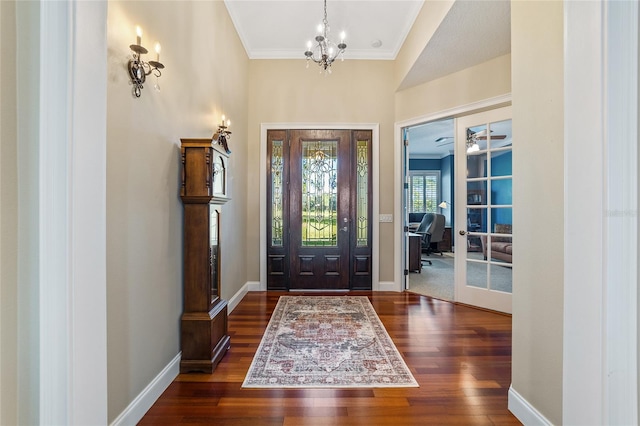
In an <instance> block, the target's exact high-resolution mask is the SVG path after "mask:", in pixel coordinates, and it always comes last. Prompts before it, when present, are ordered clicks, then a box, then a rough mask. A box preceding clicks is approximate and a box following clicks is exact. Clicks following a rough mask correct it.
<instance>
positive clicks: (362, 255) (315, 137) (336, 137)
mask: <svg viewBox="0 0 640 426" xmlns="http://www.w3.org/2000/svg"><path fill="white" fill-rule="evenodd" d="M267 143H268V155H269V161H270V166H271V167H269V171H268V174H269V176H268V182H269V184H268V186H267V187H268V194H267V198H268V200H267V202H268V206H269V208H268V214H267V220H268V223H269V226H267V234H268V235H267V241H268V247H267V259H268V262H267V263H268V266H267V288H268V289H274V290H275V289H278V290H297V289H299V290H350V289H371V225H372V224H371V221H370V217H371V202H370V199H371V198H370V197H371V179H370V178H369V174H370V173H369V172H370V164H371V161H370V160H371V132H370V131H352V130H270V131H269V132H268V134H267Z"/></svg>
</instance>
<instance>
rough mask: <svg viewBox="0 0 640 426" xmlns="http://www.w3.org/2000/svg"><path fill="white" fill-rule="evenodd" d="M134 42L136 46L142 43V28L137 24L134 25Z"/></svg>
mask: <svg viewBox="0 0 640 426" xmlns="http://www.w3.org/2000/svg"><path fill="white" fill-rule="evenodd" d="M136 44H137V45H138V46H141V45H142V28H140V26H139V25H137V26H136Z"/></svg>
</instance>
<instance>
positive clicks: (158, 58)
mask: <svg viewBox="0 0 640 426" xmlns="http://www.w3.org/2000/svg"><path fill="white" fill-rule="evenodd" d="M161 50H162V47H161V46H160V43H156V62H160V51H161Z"/></svg>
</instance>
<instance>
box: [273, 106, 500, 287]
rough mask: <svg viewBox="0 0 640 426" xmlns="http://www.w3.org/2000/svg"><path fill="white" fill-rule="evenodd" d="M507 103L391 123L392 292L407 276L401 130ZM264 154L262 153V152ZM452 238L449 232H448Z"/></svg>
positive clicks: (452, 110) (402, 283)
mask: <svg viewBox="0 0 640 426" xmlns="http://www.w3.org/2000/svg"><path fill="white" fill-rule="evenodd" d="M509 104H511V93H508V94H505V95H500V96H496V97H493V98H489V99H484V100H481V101H478V102H473V103H470V104H466V105H462V106H459V107H455V108H450V109H446V110H442V111H438V112H434V113H431V114H427V115H423V116H420V117H416V118H412V119H409V120H404V121H399V122H397V123H395V125H394V131H393V135H394V136H393V139H394V150H393V164H394V188H395V191H394V203H393V204H394V212H393V214H394V217H395V218H396V220H395V221H394V222H395V225H394V226H395V232H394V244H393V246H394V262H393V264H394V267H393V269H394V271H395V274H394V286H393V289H391V290H393V291H403V290H404V289H405V288H406V280H407V277H406V276H405V275H404V265H405V262H406V252H405V232H404V205H403V192H404V189H403V188H404V179H405V176H404V174H405V173H404V164H403V162H402V159H403V152H404V150H405V149H406V148H405V146H404V141H403V138H402V129H403V128H405V127H411V126H416V125H418V124H423V123H427V122H430V121H436V120H441V119H443V118H447V117H458V116H462V115H467V114H471V113H473V112H474V111H479V110H482V109H487V108H498V107H501V106H506V105H509ZM265 155H266V154H265ZM452 238H453V235H452Z"/></svg>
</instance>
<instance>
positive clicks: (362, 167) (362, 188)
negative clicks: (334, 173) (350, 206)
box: [356, 140, 369, 247]
mask: <svg viewBox="0 0 640 426" xmlns="http://www.w3.org/2000/svg"><path fill="white" fill-rule="evenodd" d="M368 145H369V141H366V140H365V141H358V142H357V146H356V171H357V178H356V179H357V188H356V204H357V206H356V218H357V226H358V228H357V230H356V244H357V246H358V247H366V246H367V245H368V242H369V236H368V230H369V155H368V154H369V147H368Z"/></svg>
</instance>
